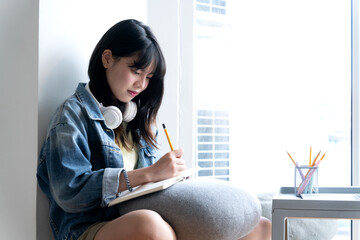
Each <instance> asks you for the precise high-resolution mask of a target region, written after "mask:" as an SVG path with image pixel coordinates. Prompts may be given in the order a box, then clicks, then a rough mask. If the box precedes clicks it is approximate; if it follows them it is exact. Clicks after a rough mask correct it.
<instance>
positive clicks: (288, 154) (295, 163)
mask: <svg viewBox="0 0 360 240" xmlns="http://www.w3.org/2000/svg"><path fill="white" fill-rule="evenodd" d="M286 152H287V154H288V155H289V157H290V159H291V161H292V162H293V163H294V164H295V166H296V162H295V161H294V159H293V158H292V157H291V155H290V153H289V152H288V151H286Z"/></svg>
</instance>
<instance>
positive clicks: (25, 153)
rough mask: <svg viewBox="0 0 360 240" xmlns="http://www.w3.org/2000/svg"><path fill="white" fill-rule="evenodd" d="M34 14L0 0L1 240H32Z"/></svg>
mask: <svg viewBox="0 0 360 240" xmlns="http://www.w3.org/2000/svg"><path fill="white" fill-rule="evenodd" d="M38 11H39V9H38V1H37V0H17V1H14V0H0V116H1V124H0V133H1V134H0V163H1V167H0V238H1V239H11V240H12V239H15V240H17V239H35V198H36V197H35V196H36V195H35V192H36V178H35V172H36V162H37V109H38V105H37V93H38V81H37V80H38Z"/></svg>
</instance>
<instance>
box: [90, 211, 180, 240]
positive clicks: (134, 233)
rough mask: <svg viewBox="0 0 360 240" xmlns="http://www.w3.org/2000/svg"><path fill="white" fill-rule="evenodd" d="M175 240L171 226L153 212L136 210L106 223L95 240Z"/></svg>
mask: <svg viewBox="0 0 360 240" xmlns="http://www.w3.org/2000/svg"><path fill="white" fill-rule="evenodd" d="M119 239H132V240H138V239H139V240H140V239H141V240H153V239H154V240H155V239H156V240H175V239H176V235H175V232H174V230H173V229H172V228H171V226H170V225H169V224H168V223H167V222H165V221H164V219H162V218H161V216H160V215H159V214H157V213H156V212H154V211H151V210H136V211H133V212H129V213H127V214H125V215H123V216H121V217H119V218H117V219H114V220H112V221H110V222H108V223H106V224H105V225H104V226H103V227H102V228H100V230H99V231H98V232H97V234H96V236H95V239H94V240H119Z"/></svg>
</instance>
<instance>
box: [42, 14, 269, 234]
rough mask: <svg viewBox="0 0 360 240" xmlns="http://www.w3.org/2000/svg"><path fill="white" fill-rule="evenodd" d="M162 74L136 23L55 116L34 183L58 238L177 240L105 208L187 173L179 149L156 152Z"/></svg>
mask: <svg viewBox="0 0 360 240" xmlns="http://www.w3.org/2000/svg"><path fill="white" fill-rule="evenodd" d="M165 70H166V67H165V60H164V57H163V54H162V52H161V49H160V47H159V44H158V42H157V40H156V38H155V36H154V35H153V33H152V31H151V30H150V28H149V27H148V26H146V25H144V24H143V23H141V22H139V21H136V20H125V21H121V22H119V23H117V24H115V25H114V26H113V27H111V28H110V29H109V30H108V31H107V32H106V33H105V34H104V36H103V37H102V38H101V40H100V41H99V43H98V44H97V46H96V47H95V49H94V52H93V54H92V56H91V58H90V63H89V69H88V75H89V78H90V81H89V83H88V84H83V83H80V84H79V85H78V87H77V89H76V91H75V93H74V94H73V95H72V96H71V97H69V98H68V99H67V100H66V101H65V102H64V103H63V104H62V105H61V106H60V107H59V108H58V109H57V111H56V113H55V114H54V116H53V117H52V119H51V122H50V124H49V128H48V131H47V136H46V140H45V142H44V144H43V147H42V149H41V152H40V156H39V163H38V171H37V177H38V182H39V186H40V187H41V189H42V191H43V192H44V193H45V194H46V196H47V197H48V199H49V202H50V224H51V227H52V230H53V234H54V236H55V239H57V240H58V239H59V240H60V239H61V240H63V239H71V240H77V239H80V240H102V239H106V240H112V239H114V240H115V239H118V240H122V239H124V240H127V239H132V240H136V239H142V240H144V239H157V240H162V239H163V240H172V239H176V238H177V234H176V233H175V231H174V228H173V227H172V226H170V224H169V223H168V222H167V221H165V220H164V219H163V218H162V216H161V215H160V214H159V213H157V212H155V211H153V210H149V209H138V210H134V211H130V212H128V213H126V214H123V215H121V214H120V213H119V211H118V210H117V207H116V206H114V207H107V204H108V203H109V202H110V201H111V200H113V199H115V198H116V196H117V195H118V194H120V193H121V192H123V191H125V190H130V191H131V190H132V188H133V187H135V186H138V185H141V184H144V183H147V182H155V181H159V180H163V179H165V178H170V177H174V176H177V175H179V174H180V173H181V172H182V171H183V170H185V169H186V166H185V163H184V160H182V158H181V157H182V155H183V151H182V150H181V149H176V150H174V151H171V152H168V153H166V154H165V155H163V156H160V153H159V151H158V144H157V133H158V132H157V130H156V117H157V113H158V110H159V108H160V105H161V101H162V98H163V93H164V75H165ZM175 217H176V216H175ZM269 226H270V225H269V223H267V222H266V221H264V220H260V222H259V224H257V225H256V227H255V228H254V230H253V231H252V232H251V233H250V235H248V237H247V238H246V239H262V240H264V239H266V238H255V237H254V238H251V236H252V234H253V236H256V234H263V233H264V232H265V233H266V231H267V230H268V229H269ZM264 230H266V231H264ZM267 234H268V233H267ZM262 237H263V236H262Z"/></svg>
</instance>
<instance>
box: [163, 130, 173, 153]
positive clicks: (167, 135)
mask: <svg viewBox="0 0 360 240" xmlns="http://www.w3.org/2000/svg"><path fill="white" fill-rule="evenodd" d="M162 126H163V128H164V131H165V135H166V138H167V140H168V142H169V145H170V148H171V151H174V148H173V146H172V143H171V140H170V137H169V134H168V132H167V130H166V127H165V124H163V125H162Z"/></svg>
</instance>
